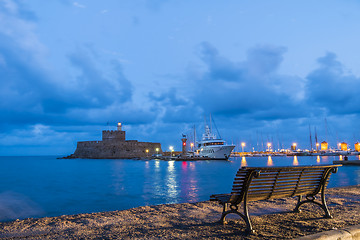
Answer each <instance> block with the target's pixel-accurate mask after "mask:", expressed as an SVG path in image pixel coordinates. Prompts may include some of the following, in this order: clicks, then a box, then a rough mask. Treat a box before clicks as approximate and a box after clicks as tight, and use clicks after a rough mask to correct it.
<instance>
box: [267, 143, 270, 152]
mask: <svg viewBox="0 0 360 240" xmlns="http://www.w3.org/2000/svg"><path fill="white" fill-rule="evenodd" d="M267 147H268V152H270V149H271V143H268V144H267Z"/></svg>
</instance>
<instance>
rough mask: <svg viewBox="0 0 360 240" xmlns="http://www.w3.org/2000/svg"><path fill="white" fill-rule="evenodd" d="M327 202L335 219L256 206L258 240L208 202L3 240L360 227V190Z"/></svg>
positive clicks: (308, 207)
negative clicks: (222, 218)
mask: <svg viewBox="0 0 360 240" xmlns="http://www.w3.org/2000/svg"><path fill="white" fill-rule="evenodd" d="M326 199H327V204H328V206H329V209H330V212H331V214H332V215H333V216H334V218H333V219H325V218H323V212H322V210H321V209H320V208H319V207H318V206H316V205H314V204H305V205H304V206H303V207H302V210H303V211H301V212H300V213H293V212H291V211H292V210H293V208H294V207H295V205H296V199H295V198H284V199H276V200H267V201H256V202H250V204H249V214H250V218H251V221H252V223H253V227H254V229H255V234H252V235H246V234H245V233H244V230H245V224H244V222H243V220H242V219H239V218H238V216H236V215H230V216H229V218H228V223H227V224H225V225H221V224H217V223H216V221H217V220H219V218H220V216H221V211H222V208H221V206H220V205H218V204H217V203H214V202H209V201H205V202H197V203H182V204H163V205H155V206H143V207H137V208H131V209H128V210H121V211H111V212H99V213H85V214H76V215H63V216H58V217H44V218H28V219H24V220H15V221H9V222H0V239H24V238H28V239H99V238H100V239H194V238H210V239H259V238H261V239H292V238H297V237H302V236H305V235H310V234H316V233H319V232H324V231H329V230H334V229H342V228H345V227H350V226H354V225H359V224H360V185H355V186H348V187H337V188H328V189H327V190H326Z"/></svg>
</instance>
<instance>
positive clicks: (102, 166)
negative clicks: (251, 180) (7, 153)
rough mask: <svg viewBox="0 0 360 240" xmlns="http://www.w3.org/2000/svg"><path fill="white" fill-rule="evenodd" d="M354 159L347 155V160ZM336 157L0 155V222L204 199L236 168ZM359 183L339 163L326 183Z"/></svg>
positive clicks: (228, 183) (355, 171) (227, 187)
mask: <svg viewBox="0 0 360 240" xmlns="http://www.w3.org/2000/svg"><path fill="white" fill-rule="evenodd" d="M352 159H358V157H357V156H352V157H350V158H349V160H352ZM333 160H338V157H321V158H320V157H318V158H317V157H297V158H296V157H272V158H268V157H258V158H256V157H252V158H250V157H248V158H231V159H230V161H189V162H185V161H160V160H148V161H146V160H110V159H101V160H100V159H99V160H97V159H56V157H44V156H41V157H0V221H7V220H13V219H18V218H19V219H22V218H27V217H44V216H58V215H64V214H77V213H91V212H99V211H111V210H123V209H128V208H132V207H138V206H145V205H156V204H165V203H184V202H197V201H205V200H209V196H210V195H211V194H214V193H227V192H230V191H231V187H232V182H233V179H234V176H235V174H236V171H237V170H238V168H239V167H240V166H245V165H246V166H293V165H317V164H331V163H332V161H333ZM357 184H360V167H356V166H343V167H340V168H339V171H338V173H336V174H333V175H332V176H331V179H330V183H329V187H337V186H349V185H357Z"/></svg>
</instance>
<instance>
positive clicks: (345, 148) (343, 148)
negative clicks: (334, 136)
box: [340, 142, 348, 151]
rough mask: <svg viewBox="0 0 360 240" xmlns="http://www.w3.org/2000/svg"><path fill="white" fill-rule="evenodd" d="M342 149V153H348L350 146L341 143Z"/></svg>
mask: <svg viewBox="0 0 360 240" xmlns="http://www.w3.org/2000/svg"><path fill="white" fill-rule="evenodd" d="M340 149H341V150H342V151H347V150H348V145H347V143H346V142H342V143H340Z"/></svg>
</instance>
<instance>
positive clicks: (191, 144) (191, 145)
mask: <svg viewBox="0 0 360 240" xmlns="http://www.w3.org/2000/svg"><path fill="white" fill-rule="evenodd" d="M190 147H191V151H193V148H194V143H190Z"/></svg>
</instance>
